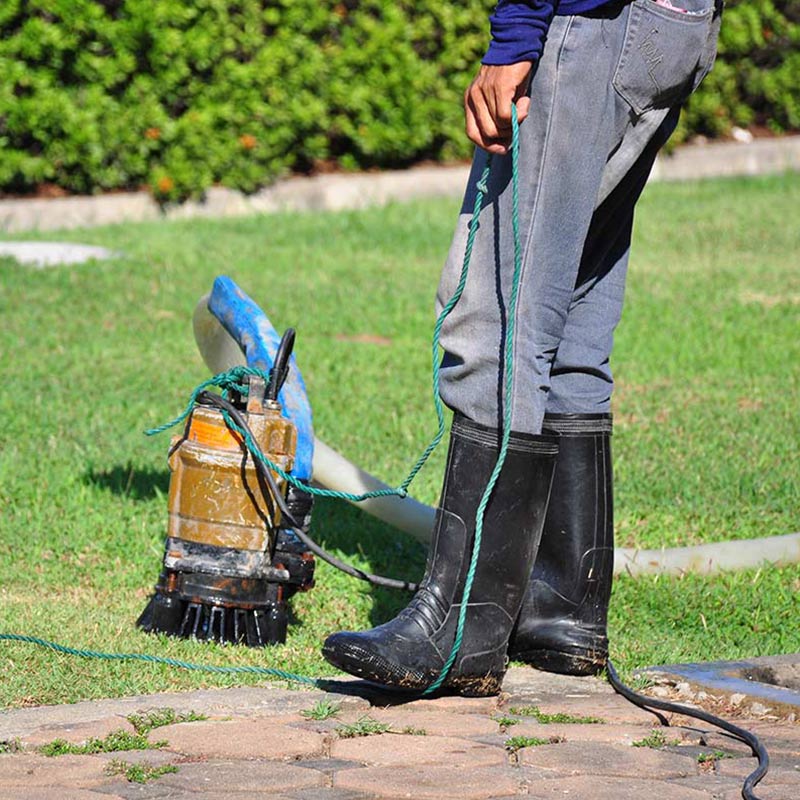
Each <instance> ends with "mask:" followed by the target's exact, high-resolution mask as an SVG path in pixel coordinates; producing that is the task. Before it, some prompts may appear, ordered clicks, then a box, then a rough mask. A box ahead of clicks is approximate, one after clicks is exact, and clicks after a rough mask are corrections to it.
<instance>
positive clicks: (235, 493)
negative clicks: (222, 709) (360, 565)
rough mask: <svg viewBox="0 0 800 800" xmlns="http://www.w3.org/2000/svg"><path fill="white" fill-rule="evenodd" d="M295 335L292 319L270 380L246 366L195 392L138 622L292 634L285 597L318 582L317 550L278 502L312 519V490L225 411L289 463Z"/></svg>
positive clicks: (249, 639)
mask: <svg viewBox="0 0 800 800" xmlns="http://www.w3.org/2000/svg"><path fill="white" fill-rule="evenodd" d="M293 341H294V331H293V330H291V329H289V331H287V332H286V334H284V337H283V340H282V342H281V347H280V348H279V353H278V355H277V356H276V359H275V366H274V368H273V370H272V372H271V373H270V380H269V382H268V383H267V382H265V381H264V379H263V378H262V377H260V376H258V375H248V376H245V378H244V381H245V385H243V386H240V387H238V390H237V389H234V390H230V391H229V394H230V397H229V399H228V400H222V399H221V398H220V397H219V396H218V395H216V394H212V393H210V392H204V393H202V394H201V395H199V396H198V398H197V403H196V404H195V406H194V407H193V409H192V412H191V414H190V416H189V419H188V421H187V424H186V427H185V430H184V433H183V435H182V436H180V437H175V438H173V440H172V444H171V447H170V451H169V457H168V462H169V468H170V471H171V476H170V484H169V524H168V531H167V540H166V546H165V550H164V561H163V569H162V571H161V575H160V576H159V579H158V582H157V584H156V586H155V594H154V595H153V596H152V597H151V598H150V601H149V602H148V604H147V606H146V608H145V610H144V611H143V612H142V614H141V616H140V617H139V620H138V622H137V625H138V626H139V627H141V628H143V629H144V630H146V631H153V632H161V633H166V634H168V635H172V636H179V637H195V638H197V639H205V640H214V641H218V642H231V643H241V644H247V645H249V646H251V647H258V646H263V645H267V644H276V643H282V642H284V641H285V640H286V628H287V624H288V613H287V601H288V600H289V598H290V597H291V596H292V595H293V594H295V592H297V591H304V590H307V589H309V588H311V586H312V585H313V582H314V556H313V554H312V553H311V552H310V551H309V550H308V548H307V547H306V546H305V545H304V544H303V543H302V542H301V540H300V539H299V538H298V537H297V535H296V534H295V533H294V531H293V530H292V529H291V527H290V526H289V525H288V523H287V522H285V521H284V520H283V515H282V513H281V509H280V506H284V508H286V509H287V510H288V511H289V512H290V514H291V516H292V520H293V521H297V520H302V521H304V522H305V523H307V522H308V520H309V518H310V512H311V500H312V497H311V495H310V494H308V493H306V492H303V491H302V490H298V489H296V488H295V487H293V486H288V485H287V482H286V481H284V480H282V479H281V477H280V476H279V475H277V474H275V473H272V474H265V472H266V468H265V466H264V465H263V463H259V461H258V460H257V459H256V456H255V455H254V454H253V453H252V452H251V448H250V447H248V444H247V442H246V440H245V437H244V436H242V434H241V433H240V432H238V431H237V430H236V428H235V427H233V426H232V425H230V424H229V421H230V420H231V417H232V416H233V417H235V419H237V421H239V422H240V424H241V425H242V426H243V428H244V430H246V431H247V432H248V434H249V435H250V436H251V437H252V440H253V441H254V442H255V444H256V445H257V447H258V449H259V450H260V451H261V453H263V454H264V455H265V456H266V457H267V458H268V459H269V460H270V461H271V462H272V463H273V464H275V465H276V466H278V467H280V469H281V470H283V471H284V472H287V473H288V472H289V471H290V470H291V468H292V464H293V460H294V455H295V449H296V446H297V431H296V429H295V426H294V425H293V424H292V422H290V421H289V420H288V419H286V418H285V417H283V416H282V414H281V405H280V403H279V402H278V400H277V397H278V392H279V390H280V388H281V386H282V384H283V381H284V380H285V377H286V373H287V370H288V359H289V355H290V354H291V349H292V345H293ZM226 417H227V420H226ZM237 427H238V426H237ZM240 430H241V428H240ZM276 492H277V493H280V495H281V497H280V498H279V501H278V500H276V497H275V493H276Z"/></svg>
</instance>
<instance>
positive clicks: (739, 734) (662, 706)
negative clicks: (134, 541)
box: [197, 329, 769, 800]
mask: <svg viewBox="0 0 800 800" xmlns="http://www.w3.org/2000/svg"><path fill="white" fill-rule="evenodd" d="M290 330H291V329H290ZM287 333H288V331H287ZM197 402H198V403H199V404H201V405H207V406H213V407H216V408H218V409H219V410H221V411H224V412H225V413H227V414H228V415H229V416H230V418H231V420H232V421H233V422H234V423H235V425H236V426H237V427H239V428H241V430H242V431H244V432H246V433H247V434H248V436H249V437H250V439H251V441H252V443H253V446H254V448H255V451H256V452H255V453H253V460H254V462H255V465H256V469H257V470H258V473H259V475H260V476H261V477H262V478H263V480H264V481H265V482H266V483H267V486H268V487H269V489H270V492H271V493H272V495H273V497H274V498H275V501H276V503H277V505H278V508H280V510H281V514H282V515H283V517H284V518H285V519H286V520H288V522H289V527H290V528H291V529H292V530H293V531H294V533H295V534H296V535H297V537H298V538H299V539H300V541H302V542H303V544H304V545H306V547H308V549H309V550H311V552H312V553H314V554H315V555H318V556H319V557H320V558H321V559H323V561H327V562H328V563H329V564H330V565H331V566H333V567H336V568H337V569H339V570H341V571H342V572H345V573H346V574H348V575H351V576H353V577H355V578H360V579H361V580H364V581H368V582H369V583H372V584H374V585H376V586H385V587H387V588H390V589H406V590H409V591H412V592H413V591H416V589H417V586H416V584H413V583H409V582H408V581H398V580H395V579H394V578H385V577H383V576H381V575H372V574H370V573H368V572H364V571H363V570H360V569H358V568H357V567H353V566H352V565H350V564H347V563H346V562H344V561H342V560H341V559H338V558H336V556H333V555H331V554H330V553H328V552H327V551H325V550H323V548H322V547H320V546H319V545H318V544H317V543H316V542H315V541H314V540H313V539H312V538H311V537H310V536H309V535H308V534H307V533H306V532H305V530H303V528H302V526H301V525H300V524H299V523H298V522H297V520H296V519H295V518H294V517H293V516H292V514H291V512H290V511H289V509H288V507H287V505H286V502H285V500H284V498H283V495H282V494H281V492H280V491H279V490H278V487H277V484H276V482H275V478H274V477H273V475H272V472H271V471H270V470H269V468H268V467H267V465H266V464H265V463H264V461H263V453H262V452H261V450H260V448H259V447H258V443H257V442H256V440H255V437H254V436H253V432H252V430H251V429H250V426H249V425H248V423H247V420H246V419H245V417H244V415H243V414H242V413H241V412H240V411H239V410H238V409H237V408H236V407H235V406H234V405H233V404H232V403H231V402H229V401H228V400H225V399H224V398H222V397H220V396H219V395H218V394H214V393H213V392H208V391H204V392H201V393H200V394H199V395H198V397H197ZM606 670H607V674H608V682H609V683H610V684H611V686H612V687H613V688H614V691H616V692H617V693H618V694H620V695H622V696H623V697H624V698H625V699H626V700H628V701H629V702H631V703H633V704H634V705H636V706H639V707H640V708H643V709H644V710H645V711H649V712H650V713H652V714H655V715H656V716H657V717H658V719H659V720H660V722H661V723H662V725H667V726H668V725H669V721H668V720H667V718H666V717H664V716H663V715H662V714H659V713H658V711H659V710H660V711H668V712H670V713H673V714H682V715H683V716H686V717H693V718H694V719H699V720H701V721H702V722H706V723H708V724H709V725H714V726H715V727H717V728H720V729H721V730H723V731H726V732H727V733H729V734H730V735H731V736H733V737H734V738H735V739H737V740H739V741H740V742H743V743H744V744H746V745H748V747H749V748H750V750H751V751H752V753H753V755H754V756H755V757H756V758H757V759H758V766H757V767H756V769H754V770H753V772H751V773H750V774H749V775H748V776H747V777H746V778H745V780H744V785H743V786H742V798H743V799H744V800H759V798H758V797H757V796H756V795H755V794H753V789H754V787H755V786H756V784H757V783H759V781H761V779H762V778H763V777H764V776H765V775H766V774H767V770H768V769H769V754H768V753H767V749H766V748H765V747H764V745H763V744H762V743H761V741H760V740H759V739H758V737H757V736H756V735H755V734H753V733H751V732H750V731H748V730H746V729H745V728H741V727H739V726H738V725H734V724H733V723H731V722H728V721H727V720H724V719H722V718H721V717H717V716H715V715H714V714H709V713H708V712H706V711H702V710H701V709H698V708H690V707H689V706H684V705H681V704H680V703H671V702H668V701H666V700H657V699H655V698H652V697H647V696H645V695H642V694H637V693H636V692H634V691H633V690H632V689H630V688H629V687H627V686H626V685H625V684H624V683H622V681H621V680H620V679H619V675H618V674H617V671H616V669H615V668H614V666H613V664H612V663H611V661H608V662H607V664H606Z"/></svg>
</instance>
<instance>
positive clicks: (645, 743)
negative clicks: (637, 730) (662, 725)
mask: <svg viewBox="0 0 800 800" xmlns="http://www.w3.org/2000/svg"><path fill="white" fill-rule="evenodd" d="M680 743H681V740H680V739H670V740H669V741H668V740H667V737H666V736H665V735H664V732H663V731H660V730H658V729H657V728H656V729H655V730H653V731H652V733H651V734H650V735H649V736H645V737H644V739H637V740H636V741H635V742H631V746H632V747H652V748H653V749H654V750H657V749H659V748H660V747H667V746H676V745H679V744H680Z"/></svg>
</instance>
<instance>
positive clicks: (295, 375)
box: [208, 275, 314, 481]
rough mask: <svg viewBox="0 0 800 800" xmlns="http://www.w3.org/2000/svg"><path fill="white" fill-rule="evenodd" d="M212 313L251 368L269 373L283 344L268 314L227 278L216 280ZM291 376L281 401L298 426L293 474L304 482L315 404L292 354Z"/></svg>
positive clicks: (308, 469) (310, 459)
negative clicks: (240, 350)
mask: <svg viewBox="0 0 800 800" xmlns="http://www.w3.org/2000/svg"><path fill="white" fill-rule="evenodd" d="M208 310H209V311H210V312H211V313H212V314H213V315H214V316H215V317H216V318H217V319H218V320H219V321H220V324H221V325H222V327H223V328H225V330H226V331H227V332H228V333H229V334H230V335H231V336H232V337H233V338H234V339H235V341H236V343H237V344H238V345H239V347H241V348H242V353H244V357H245V359H246V360H247V366H249V367H256V368H257V369H261V370H264V372H269V370H271V369H272V364H273V362H274V360H275V354H276V352H277V351H278V345H279V344H280V341H281V337H280V334H278V332H277V331H276V330H275V328H274V327H273V325H272V323H271V322H270V321H269V319H268V317H267V315H266V314H265V313H264V312H263V311H262V310H261V309H260V308H259V307H258V305H256V303H255V302H254V301H253V300H252V299H251V298H250V297H248V296H247V295H246V294H245V293H244V292H243V291H242V290H241V289H240V288H239V287H238V286H237V285H236V283H235V281H233V280H232V279H231V278H229V277H228V276H227V275H220V276H218V277H217V278H216V279H215V280H214V286H213V288H212V290H211V296H210V297H209V299H208ZM289 364H290V369H289V376H288V377H287V379H286V383H285V384H284V385H283V389H281V392H280V394H279V395H278V399H279V400H280V402H281V405H282V406H283V413H284V416H285V417H286V418H287V419H289V420H291V421H292V422H293V423H294V424H295V426H296V427H297V452H296V454H295V464H294V469H293V470H292V475H294V477H296V478H299V479H300V480H306V481H308V480H311V469H312V462H313V460H314V426H313V424H312V420H311V404H310V403H309V401H308V394H307V393H306V385H305V382H304V381H303V376H302V375H301V374H300V368H299V367H298V366H297V359H296V358H295V357H294V355H292V357H291V359H290V361H289Z"/></svg>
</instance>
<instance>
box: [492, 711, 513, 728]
mask: <svg viewBox="0 0 800 800" xmlns="http://www.w3.org/2000/svg"><path fill="white" fill-rule="evenodd" d="M512 713H513V709H512ZM492 722H496V723H497V724H498V725H499V726H500V731H501V733H502V732H505V730H506V728H510V727H511V726H512V725H518V724H519V720H518V719H514V717H492Z"/></svg>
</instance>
